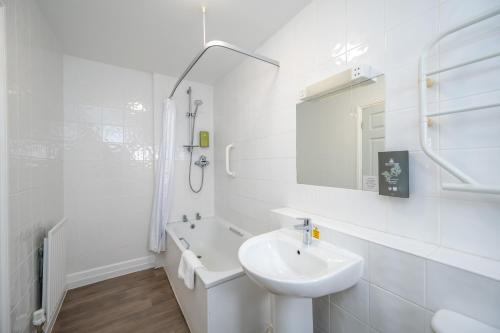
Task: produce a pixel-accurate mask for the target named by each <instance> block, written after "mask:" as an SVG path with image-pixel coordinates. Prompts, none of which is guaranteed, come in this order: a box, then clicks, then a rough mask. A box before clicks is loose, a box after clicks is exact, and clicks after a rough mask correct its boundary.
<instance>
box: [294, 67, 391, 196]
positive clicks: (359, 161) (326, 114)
mask: <svg viewBox="0 0 500 333" xmlns="http://www.w3.org/2000/svg"><path fill="white" fill-rule="evenodd" d="M296 112H297V162H296V163H297V182H298V183H299V184H309V185H319V186H331V187H342V188H348V189H359V190H367V191H378V177H377V171H378V170H377V169H378V163H377V157H378V152H379V151H384V150H385V82H384V76H383V75H379V76H376V77H374V78H372V79H370V80H365V81H363V82H360V83H357V84H355V85H352V86H350V87H348V88H344V89H342V90H340V91H337V92H335V93H332V94H329V95H326V96H322V97H318V98H315V99H312V100H308V101H304V102H302V103H299V104H297V106H296Z"/></svg>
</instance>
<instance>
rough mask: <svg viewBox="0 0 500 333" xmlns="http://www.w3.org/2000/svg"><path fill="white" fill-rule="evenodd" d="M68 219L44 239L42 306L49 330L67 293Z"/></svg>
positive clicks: (55, 227)
mask: <svg viewBox="0 0 500 333" xmlns="http://www.w3.org/2000/svg"><path fill="white" fill-rule="evenodd" d="M65 225H66V219H63V220H61V222H59V223H58V224H56V225H55V226H54V227H53V228H52V229H50V231H49V233H48V234H47V237H46V238H45V239H44V242H43V247H44V251H43V252H44V256H43V287H42V290H43V291H42V307H43V308H44V309H45V315H46V318H47V321H46V323H47V328H48V329H47V330H46V331H47V332H50V331H51V330H52V326H53V325H54V322H55V320H56V317H57V313H58V312H59V309H60V307H61V305H62V302H63V300H64V295H65V294H66V247H65V243H66V241H65V238H66V235H65Z"/></svg>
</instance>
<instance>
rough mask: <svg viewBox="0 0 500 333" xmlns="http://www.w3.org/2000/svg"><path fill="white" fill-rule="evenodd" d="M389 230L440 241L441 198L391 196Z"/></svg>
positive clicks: (435, 241) (417, 237) (403, 234)
mask: <svg viewBox="0 0 500 333" xmlns="http://www.w3.org/2000/svg"><path fill="white" fill-rule="evenodd" d="M387 230H388V231H389V232H391V233H394V234H397V235H401V236H405V237H409V238H413V239H418V240H421V241H424V242H429V243H434V244H437V243H439V199H438V198H434V197H412V198H410V200H406V199H400V198H391V199H390V200H389V202H388V207H387Z"/></svg>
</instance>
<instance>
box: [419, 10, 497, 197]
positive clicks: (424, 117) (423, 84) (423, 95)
mask: <svg viewBox="0 0 500 333" xmlns="http://www.w3.org/2000/svg"><path fill="white" fill-rule="evenodd" d="M497 15H500V8H497V9H496V10H493V11H491V12H489V13H487V14H484V15H481V16H478V17H476V18H474V19H471V20H469V21H467V22H464V23H462V24H460V25H457V26H455V27H454V28H452V29H449V30H448V31H445V32H443V33H442V34H440V35H439V36H438V37H437V38H436V39H434V40H433V41H432V42H431V43H430V44H429V45H428V46H427V47H426V48H425V49H424V52H423V53H422V54H421V56H420V62H419V97H420V119H419V122H420V124H419V126H420V145H421V147H422V150H423V151H424V153H425V154H426V155H427V156H429V158H431V159H432V160H433V161H434V162H436V163H437V164H438V165H439V166H441V167H442V168H443V169H444V170H446V171H448V172H449V173H450V174H451V175H453V176H455V177H456V178H457V179H459V180H460V181H461V182H462V183H443V184H441V187H442V188H443V189H444V190H449V191H464V192H474V193H490V194H500V186H488V185H483V184H479V183H478V182H477V181H475V180H474V178H472V177H471V176H469V175H467V174H466V173H464V172H463V171H462V170H460V169H459V168H457V167H456V166H454V165H453V164H452V163H450V162H448V161H447V160H445V159H444V158H442V157H441V156H439V155H438V154H437V153H436V152H435V151H433V150H432V149H431V147H429V145H428V144H427V131H428V125H429V118H430V117H438V116H444V115H451V114H455V113H462V112H470V111H477V110H483V109H489V108H497V107H500V103H494V104H487V105H481V106H474V107H468V108H461V109H454V110H450V111H445V112H436V113H428V109H427V89H428V88H429V83H430V82H432V81H431V79H430V78H429V77H430V76H432V75H436V74H439V73H444V72H447V71H451V70H454V69H458V68H461V67H465V66H467V65H471V64H474V63H478V62H481V61H485V60H489V59H492V58H495V57H499V56H500V52H498V53H493V54H489V55H487V56H483V57H479V58H476V59H471V60H469V61H466V62H462V63H459V64H456V65H452V66H448V67H445V68H441V69H438V70H435V71H427V57H428V55H429V52H430V50H431V49H432V48H433V47H434V46H436V44H437V43H438V42H439V41H441V40H442V39H444V38H446V37H447V36H449V35H451V34H454V33H456V32H458V31H460V30H462V29H465V28H467V27H469V26H471V25H474V24H477V23H479V22H482V21H485V20H487V19H489V18H492V17H494V16H497Z"/></svg>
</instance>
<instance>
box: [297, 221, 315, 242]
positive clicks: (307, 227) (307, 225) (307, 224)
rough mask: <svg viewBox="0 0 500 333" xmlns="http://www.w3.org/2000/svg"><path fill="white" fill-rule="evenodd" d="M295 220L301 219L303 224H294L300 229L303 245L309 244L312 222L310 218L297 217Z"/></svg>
mask: <svg viewBox="0 0 500 333" xmlns="http://www.w3.org/2000/svg"><path fill="white" fill-rule="evenodd" d="M297 220H301V221H303V222H304V223H303V224H297V225H294V228H295V229H296V230H302V231H303V234H302V242H303V243H304V245H311V243H312V223H311V219H310V218H308V217H299V218H297Z"/></svg>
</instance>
